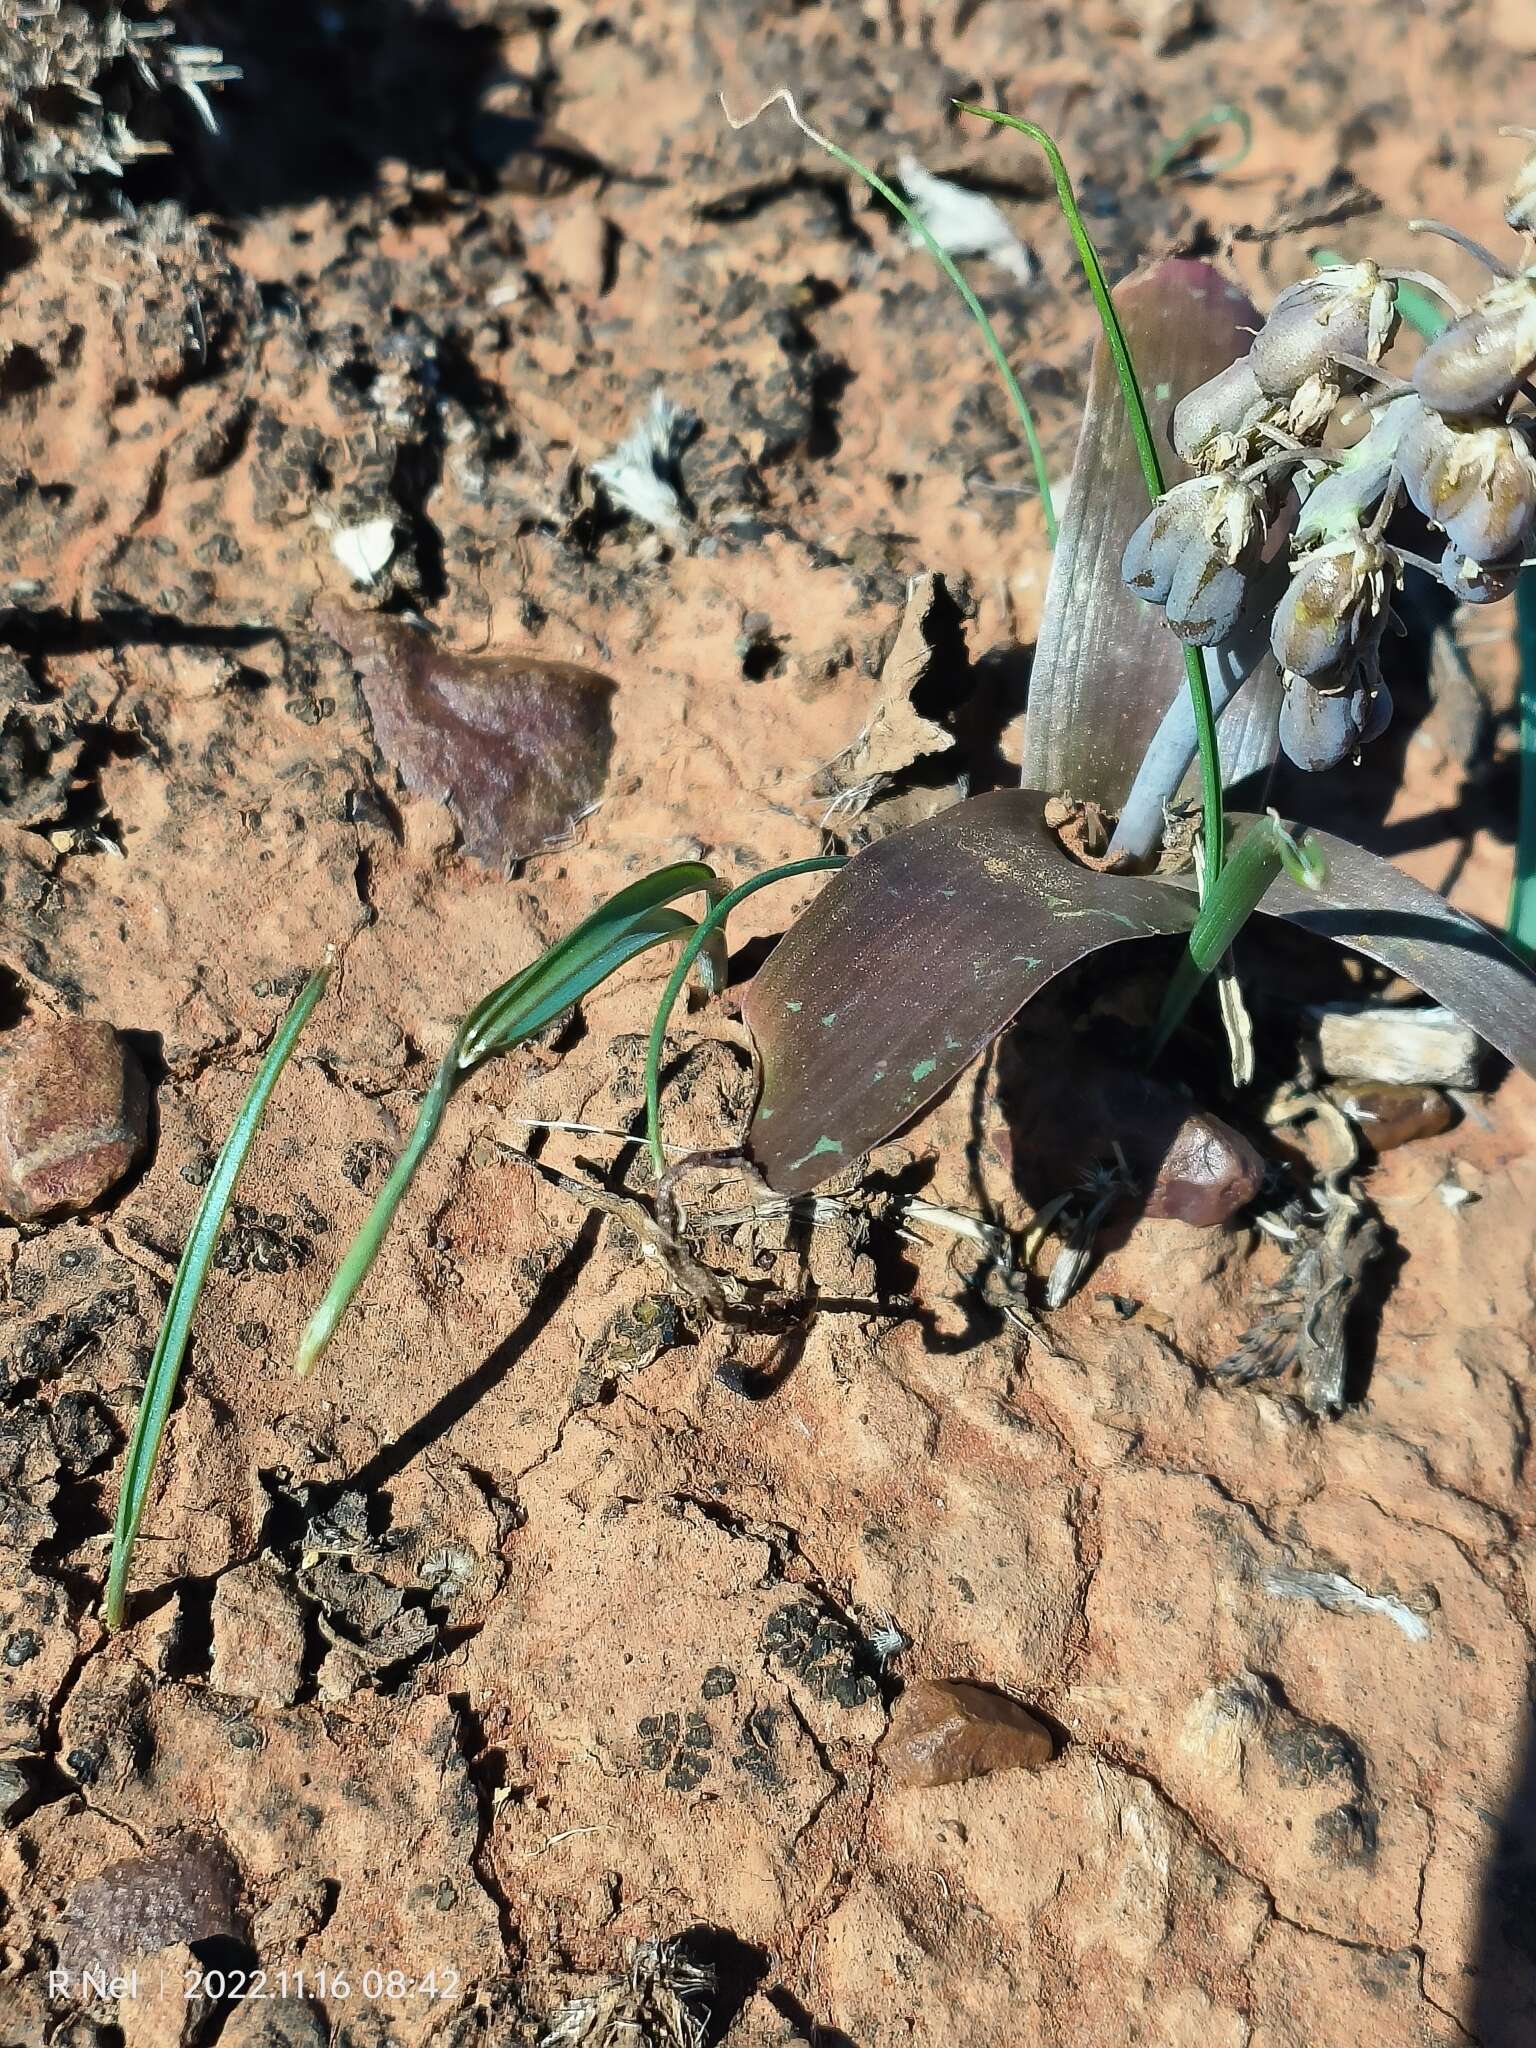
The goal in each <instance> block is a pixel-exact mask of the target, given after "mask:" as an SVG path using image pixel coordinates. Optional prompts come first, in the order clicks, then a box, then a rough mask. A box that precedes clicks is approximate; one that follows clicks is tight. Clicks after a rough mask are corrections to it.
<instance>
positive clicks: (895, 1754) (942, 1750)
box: [880, 1678, 1055, 1785]
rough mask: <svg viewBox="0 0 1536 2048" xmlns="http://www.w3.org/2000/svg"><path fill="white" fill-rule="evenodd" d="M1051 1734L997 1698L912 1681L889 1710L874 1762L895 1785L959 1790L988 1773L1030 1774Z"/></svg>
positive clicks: (983, 1690)
mask: <svg viewBox="0 0 1536 2048" xmlns="http://www.w3.org/2000/svg"><path fill="white" fill-rule="evenodd" d="M1054 1753H1055V1743H1054V1741H1053V1740H1052V1737H1051V1731H1050V1729H1049V1728H1047V1727H1046V1725H1045V1723H1044V1722H1043V1721H1039V1720H1037V1719H1036V1718H1035V1716H1034V1715H1033V1714H1032V1713H1031V1712H1030V1711H1029V1709H1028V1708H1027V1707H1021V1706H1020V1705H1019V1703H1018V1701H1017V1700H1011V1699H1009V1698H1008V1696H1007V1695H1006V1694H1005V1693H1000V1692H993V1691H992V1690H991V1688H990V1687H988V1686H985V1685H971V1684H969V1683H967V1682H966V1681H965V1680H964V1679H931V1678H919V1679H914V1680H913V1682H912V1683H911V1684H910V1685H909V1686H908V1687H907V1688H906V1690H905V1691H904V1692H903V1693H902V1695H901V1698H900V1699H899V1700H898V1701H897V1702H896V1705H895V1706H894V1707H893V1708H892V1710H891V1725H890V1729H889V1732H888V1733H887V1734H886V1736H885V1738H884V1740H883V1741H882V1743H881V1745H880V1757H881V1761H882V1762H883V1763H884V1765H885V1767H886V1769H887V1770H888V1771H889V1772H890V1774H891V1776H892V1777H893V1778H894V1779H895V1780H896V1782H897V1784H898V1785H959V1784H963V1783H964V1781H965V1780H966V1779H967V1778H984V1777H986V1776H987V1775H988V1773H989V1772H991V1771H1038V1770H1040V1769H1041V1768H1042V1767H1043V1766H1044V1765H1046V1764H1048V1763H1049V1762H1050V1760H1051V1758H1052V1756H1053V1755H1054Z"/></svg>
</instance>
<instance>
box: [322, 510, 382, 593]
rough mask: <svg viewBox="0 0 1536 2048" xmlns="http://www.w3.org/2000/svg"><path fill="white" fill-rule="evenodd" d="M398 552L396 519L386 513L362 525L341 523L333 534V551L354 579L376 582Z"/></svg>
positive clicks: (359, 581)
mask: <svg viewBox="0 0 1536 2048" xmlns="http://www.w3.org/2000/svg"><path fill="white" fill-rule="evenodd" d="M394 552H395V522H394V520H393V519H391V518H390V517H389V516H388V514H387V513H386V514H385V515H384V516H383V517H382V518H379V519H365V520H364V521H363V522H362V524H361V525H360V526H339V527H338V528H337V529H336V531H335V532H334V533H333V534H332V535H331V553H332V554H333V555H334V556H335V557H336V559H337V561H338V562H340V564H341V566H342V567H343V569H345V570H346V572H347V574H348V575H349V576H350V577H351V578H352V581H353V582H354V583H361V584H368V583H373V582H375V581H376V580H377V579H378V577H379V576H381V575H382V574H383V572H384V570H386V569H387V568H388V567H389V564H390V561H391V559H392V558H393V555H394Z"/></svg>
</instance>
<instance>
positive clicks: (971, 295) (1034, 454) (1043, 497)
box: [721, 90, 1056, 547]
mask: <svg viewBox="0 0 1536 2048" xmlns="http://www.w3.org/2000/svg"><path fill="white" fill-rule="evenodd" d="M775 100H782V101H783V102H784V105H785V108H786V109H787V110H788V113H789V118H790V119H791V120H792V121H793V122H794V124H795V126H796V127H797V128H798V129H799V130H800V133H801V134H802V135H804V136H807V137H808V138H809V139H810V140H811V141H812V142H814V143H815V144H816V147H817V148H818V149H824V150H825V151H826V152H827V155H828V156H830V157H832V158H834V159H835V160H836V161H837V162H838V163H840V164H841V165H842V166H843V168H844V169H845V170H849V171H852V172H853V174H854V176H855V177H856V178H862V179H863V180H864V183H865V184H866V185H867V186H868V187H869V189H870V191H871V192H874V193H877V194H878V195H879V197H880V198H881V199H883V200H884V201H885V203H886V205H887V206H889V207H890V208H891V209H892V211H893V212H895V213H898V214H900V216H901V218H902V219H903V220H904V221H905V222H906V224H907V226H908V227H909V228H910V229H911V230H912V232H913V234H915V235H916V236H917V238H918V240H919V241H920V242H922V243H923V245H924V247H925V248H926V249H927V251H928V253H929V255H930V256H931V257H932V258H933V260H934V262H935V263H937V264H938V266H939V268H940V270H942V271H943V273H944V275H945V276H946V277H947V278H948V279H949V281H950V283H951V284H952V285H953V286H954V288H955V290H956V291H957V292H958V293H959V294H960V296H961V298H962V299H964V301H965V304H966V309H967V311H968V312H969V313H970V316H971V318H972V319H973V320H974V321H975V322H976V325H977V326H978V327H979V328H980V330H981V338H982V340H983V341H984V342H985V343H986V345H987V349H988V352H989V353H990V355H991V357H992V360H993V362H994V363H995V364H996V365H997V373H998V375H999V376H1000V377H1001V378H1002V380H1003V385H1004V388H1005V389H1006V390H1007V393H1008V397H1009V401H1010V403H1011V404H1012V406H1013V410H1014V414H1015V416H1016V417H1017V419H1018V422H1019V426H1020V428H1021V429H1022V431H1023V435H1024V440H1025V444H1026V445H1027V447H1028V449H1029V459H1030V462H1031V464H1032V465H1033V467H1034V472H1035V484H1036V486H1037V488H1038V490H1039V492H1040V509H1041V511H1042V513H1043V514H1044V517H1045V533H1046V538H1047V540H1049V542H1050V543H1051V546H1052V547H1054V546H1055V545H1056V506H1055V503H1054V501H1053V499H1052V497H1051V479H1050V474H1049V472H1048V471H1047V469H1046V466H1045V450H1044V449H1043V448H1042V447H1041V446H1040V436H1039V434H1038V433H1037V432H1036V431H1035V416H1034V414H1033V413H1032V412H1031V411H1030V409H1029V401H1028V399H1027V398H1026V397H1025V396H1024V393H1023V392H1022V390H1020V388H1019V380H1018V378H1017V377H1015V375H1014V374H1013V369H1012V367H1011V365H1010V364H1009V361H1008V358H1007V356H1006V355H1005V354H1004V353H1003V345H1002V343H1001V342H1000V341H999V340H998V338H997V333H996V330H995V329H994V328H993V325H992V322H991V321H990V320H989V319H988V318H987V314H986V309H985V307H984V306H983V305H982V303H981V301H980V299H978V298H977V296H976V294H975V292H973V291H972V290H971V287H970V286H969V285H968V284H967V283H966V281H965V279H964V277H963V276H962V275H961V274H960V270H959V268H958V266H957V265H956V263H955V260H954V258H953V257H952V256H951V255H950V253H949V251H948V250H947V249H943V248H941V247H940V246H939V244H938V243H937V242H936V241H935V240H934V238H933V236H932V235H931V234H930V233H929V231H928V229H927V228H926V227H925V226H924V225H923V223H922V221H921V220H920V219H919V218H918V215H917V212H916V210H915V208H913V207H910V206H908V204H907V202H906V201H905V200H904V199H903V198H902V197H901V195H900V194H899V193H898V192H894V191H892V189H891V187H890V186H889V185H888V184H887V183H886V182H885V180H884V179H883V178H881V177H879V176H877V175H876V173H875V172H874V171H872V170H870V168H869V166H868V165H867V164H861V163H860V162H859V160H858V158H857V157H856V156H850V155H849V153H848V151H847V150H846V149H843V148H841V147H840V146H839V145H838V144H837V143H835V142H833V141H832V140H831V138H830V137H829V136H826V135H823V134H822V133H821V132H820V131H819V130H818V129H815V128H813V127H812V126H811V124H810V122H809V121H807V120H806V119H805V117H804V115H803V114H802V113H801V112H800V109H799V108H798V107H797V106H796V104H795V97H794V94H793V93H791V92H789V91H787V90H780V91H779V92H776V93H774V94H772V95H771V97H770V98H768V99H766V100H764V102H763V104H762V106H760V107H759V108H758V110H757V113H755V114H748V115H747V116H746V117H745V119H744V120H740V121H738V120H736V119H735V118H734V117H733V116H732V114H731V111H730V109H729V108H728V107H727V108H726V110H725V118H726V119H727V121H729V122H730V124H731V126H732V127H733V128H745V127H747V126H748V125H749V124H750V123H751V122H753V121H755V120H756V119H757V118H758V115H759V114H763V113H765V112H766V111H767V109H768V108H769V107H771V106H772V105H773V103H774V101H775ZM721 105H722V106H724V105H725V101H724V96H723V95H722V98H721Z"/></svg>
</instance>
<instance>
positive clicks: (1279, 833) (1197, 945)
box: [1151, 817, 1325, 1059]
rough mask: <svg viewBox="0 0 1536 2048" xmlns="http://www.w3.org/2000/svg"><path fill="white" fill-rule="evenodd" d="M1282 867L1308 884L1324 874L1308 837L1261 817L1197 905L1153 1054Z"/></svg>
mask: <svg viewBox="0 0 1536 2048" xmlns="http://www.w3.org/2000/svg"><path fill="white" fill-rule="evenodd" d="M1282 868H1284V869H1285V870H1286V872H1287V873H1288V874H1289V875H1290V876H1291V878H1292V879H1293V880H1294V881H1297V882H1299V883H1301V885H1302V886H1303V887H1304V888H1308V889H1316V888H1319V887H1321V885H1322V882H1323V879H1324V875H1325V869H1324V866H1323V861H1322V856H1321V855H1320V854H1319V853H1318V852H1317V851H1316V849H1315V847H1314V846H1313V844H1312V843H1311V842H1310V841H1309V840H1307V839H1302V840H1301V841H1300V843H1299V844H1298V842H1297V841H1296V840H1294V839H1293V838H1292V837H1291V835H1290V833H1289V832H1288V831H1287V830H1286V829H1285V827H1284V826H1283V825H1282V824H1281V823H1280V821H1279V820H1278V819H1277V818H1274V817H1268V818H1260V819H1259V821H1258V822H1257V824H1255V826H1254V828H1253V830H1252V831H1251V832H1249V833H1248V834H1247V835H1246V836H1245V837H1244V838H1243V839H1242V840H1240V841H1239V843H1238V845H1237V848H1236V850H1235V851H1234V853H1233V855H1232V858H1231V859H1230V860H1229V861H1228V862H1227V864H1226V866H1225V867H1224V868H1223V869H1222V871H1221V875H1220V877H1219V879H1218V880H1217V882H1216V883H1215V884H1214V885H1213V886H1212V888H1211V889H1210V890H1209V892H1208V893H1207V895H1206V898H1205V901H1204V902H1203V903H1202V904H1201V906H1200V915H1199V916H1198V917H1197V918H1196V919H1195V923H1194V929H1193V930H1192V931H1191V932H1190V935H1189V942H1188V944H1187V946H1186V947H1185V950H1184V952H1183V954H1182V955H1181V956H1180V959H1179V964H1178V966H1177V967H1176V968H1175V969H1174V973H1173V978H1172V980H1171V981H1170V982H1169V984H1168V986H1167V988H1166V989H1165V990H1164V991H1163V1000H1162V1005H1161V1007H1160V1009H1159V1010H1158V1013H1157V1023H1156V1025H1155V1026H1154V1027H1153V1032H1152V1054H1151V1056H1152V1058H1153V1059H1156V1058H1157V1056H1158V1054H1159V1053H1160V1052H1161V1051H1162V1050H1163V1047H1164V1046H1165V1045H1166V1044H1167V1043H1168V1041H1169V1039H1170V1038H1171V1037H1172V1036H1173V1034H1174V1032H1175V1031H1177V1030H1178V1028H1179V1026H1180V1024H1182V1023H1183V1021H1184V1018H1185V1015H1186V1013H1187V1012H1188V1010H1189V1006H1190V1004H1191V1003H1192V1002H1193V1001H1194V999H1195V997H1196V996H1197V995H1198V994H1199V993H1200V990H1201V988H1202V987H1203V985H1204V983H1205V981H1206V978H1207V976H1208V975H1210V973H1211V972H1212V970H1213V969H1214V968H1216V967H1217V966H1218V965H1219V964H1220V962H1221V960H1222V958H1223V956H1224V955H1225V953H1226V951H1227V948H1228V947H1229V946H1230V945H1231V943H1232V941H1233V940H1234V939H1235V938H1236V937H1237V935H1238V933H1239V932H1240V931H1241V930H1242V928H1243V926H1244V925H1245V924H1246V923H1247V922H1248V920H1249V918H1250V917H1251V916H1252V915H1253V913H1254V911H1255V910H1256V909H1257V908H1258V906H1259V903H1260V901H1261V900H1262V898H1263V896H1264V894H1265V892H1266V891H1267V890H1268V888H1269V885H1270V884H1271V882H1273V881H1274V880H1275V878H1276V876H1277V875H1278V874H1279V873H1280V870H1281V869H1282Z"/></svg>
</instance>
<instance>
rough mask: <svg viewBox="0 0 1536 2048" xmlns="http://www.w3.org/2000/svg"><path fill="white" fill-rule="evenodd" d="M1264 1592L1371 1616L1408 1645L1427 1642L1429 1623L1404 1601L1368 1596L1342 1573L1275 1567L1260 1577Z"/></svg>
mask: <svg viewBox="0 0 1536 2048" xmlns="http://www.w3.org/2000/svg"><path fill="white" fill-rule="evenodd" d="M1264 1590H1265V1592H1266V1593H1271V1594H1273V1595H1274V1597H1275V1598H1276V1599H1277V1600H1310V1601H1311V1602H1312V1604H1313V1606H1314V1607H1321V1608H1323V1609H1324V1610H1325V1611H1326V1612H1327V1613H1329V1614H1375V1615H1379V1616H1380V1617H1381V1618H1382V1619H1383V1620H1384V1621H1390V1622H1391V1623H1392V1625H1393V1627H1394V1628H1399V1629H1401V1630H1402V1632H1403V1634H1404V1635H1405V1636H1406V1637H1407V1638H1408V1640H1409V1642H1410V1643H1425V1642H1428V1640H1429V1623H1428V1622H1427V1621H1426V1620H1425V1619H1424V1617H1423V1615H1422V1614H1420V1613H1419V1611H1418V1609H1417V1608H1415V1607H1410V1606H1409V1604H1408V1602H1407V1601H1406V1600H1399V1599H1398V1598H1397V1597H1396V1596H1395V1595H1394V1594H1390V1593H1368V1592H1367V1591H1366V1590H1365V1588H1364V1586H1357V1585H1356V1584H1355V1582H1354V1580H1353V1579H1346V1578H1345V1576H1344V1574H1343V1573H1342V1572H1319V1571H1312V1570H1310V1569H1308V1568H1306V1567H1303V1566H1300V1565H1290V1564H1287V1565H1276V1566H1275V1567H1274V1568H1273V1569H1272V1570H1270V1571H1267V1572H1266V1573H1265V1574H1264Z"/></svg>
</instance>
